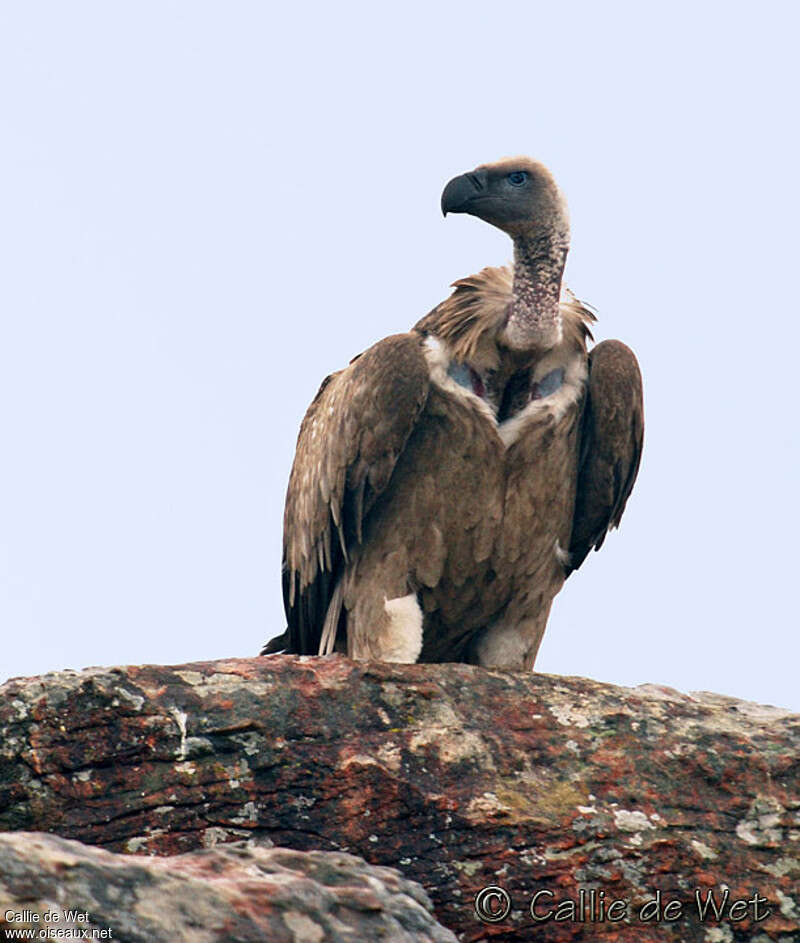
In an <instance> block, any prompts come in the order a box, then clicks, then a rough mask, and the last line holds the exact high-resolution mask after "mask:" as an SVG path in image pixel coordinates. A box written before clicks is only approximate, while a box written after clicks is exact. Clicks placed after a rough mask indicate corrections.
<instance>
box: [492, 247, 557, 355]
mask: <svg viewBox="0 0 800 943" xmlns="http://www.w3.org/2000/svg"><path fill="white" fill-rule="evenodd" d="M568 250H569V243H568V242H567V240H566V239H565V238H564V237H563V236H559V235H556V234H554V233H545V234H539V235H536V236H531V235H520V236H516V237H515V239H514V301H513V304H512V309H511V315H510V317H509V321H508V325H507V326H506V331H505V333H506V339H507V342H508V344H509V346H510V347H512V348H515V349H523V348H528V349H535V348H538V349H542V348H549V347H552V346H554V345H555V344H557V343H558V342H559V341H560V339H561V314H560V310H559V304H558V303H559V298H560V296H561V279H562V276H563V273H564V264H565V262H566V259H567V251H568Z"/></svg>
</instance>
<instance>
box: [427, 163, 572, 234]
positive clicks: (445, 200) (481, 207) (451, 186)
mask: <svg viewBox="0 0 800 943" xmlns="http://www.w3.org/2000/svg"><path fill="white" fill-rule="evenodd" d="M442 212H443V213H444V215H445V216H446V215H447V214H448V213H469V214H470V215H471V216H477V217H479V218H480V219H483V220H485V221H486V222H487V223H491V225H492V226H497V228H498V229H502V230H503V232H506V233H508V235H509V236H511V237H512V239H513V238H516V237H518V236H526V235H530V236H538V235H540V234H541V235H551V236H554V237H555V238H557V239H558V240H559V241H564V242H566V241H568V240H569V217H568V214H567V204H566V201H565V200H564V197H563V196H562V194H561V191H560V190H559V189H558V187H557V186H556V182H555V180H554V179H553V175H552V174H551V173H550V171H549V170H548V169H547V168H546V167H545V166H544V164H540V163H539V162H538V161H535V160H531V159H530V157H506V158H504V159H503V160H499V161H497V162H496V163H494V164H481V166H480V167H476V168H475V169H474V170H471V171H470V172H469V173H466V174H462V175H461V176H460V177H454V178H453V179H452V180H451V181H450V183H448V184H447V186H446V187H445V188H444V192H443V193H442Z"/></svg>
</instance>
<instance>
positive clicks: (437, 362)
mask: <svg viewBox="0 0 800 943" xmlns="http://www.w3.org/2000/svg"><path fill="white" fill-rule="evenodd" d="M424 350H425V359H426V360H427V361H428V368H429V370H430V376H431V380H432V381H433V382H434V383H435V384H436V385H437V386H438V387H439V388H440V389H442V390H444V391H445V392H447V393H449V394H450V395H451V396H454V397H455V398H456V399H459V400H460V401H461V402H462V403H464V404H467V405H469V406H471V407H472V408H473V409H476V410H478V411H479V412H481V413H482V414H483V415H484V416H486V417H487V419H488V420H489V421H490V422H491V424H492V426H493V427H494V429H495V431H496V432H497V434H498V435H499V437H500V440H501V441H502V443H503V445H504V446H505V447H506V448H509V447H510V446H512V445H513V444H514V443H515V442H516V441H517V439H518V438H519V437H520V436H521V435H522V432H523V431H524V429H525V427H526V426H527V425H528V424H529V423H530V422H532V421H533V420H534V419H538V418H539V417H540V416H544V415H550V416H552V417H553V419H554V420H555V421H556V422H558V421H559V420H560V419H561V418H562V416H563V415H564V414H565V413H566V412H567V410H568V409H569V408H570V407H572V406H574V405H575V404H576V403H578V401H579V400H580V398H581V396H582V395H583V391H584V389H585V387H586V379H587V377H588V375H589V371H588V368H587V366H586V356H585V354H583V353H577V352H576V353H572V354H571V355H570V354H565V352H564V351H563V350H558V349H556V350H554V351H552V353H550V354H548V355H547V356H545V357H543V358H542V359H541V360H540V361H539V363H538V364H537V365H536V370H535V371H534V375H533V378H532V379H533V381H534V382H538V381H539V380H541V379H542V378H543V377H545V376H546V375H547V374H548V373H550V372H551V371H552V370H555V369H558V368H559V367H560V368H562V369H563V370H564V380H563V382H562V384H561V386H560V387H559V388H558V389H557V390H555V392H553V393H551V394H550V395H549V396H544V397H542V398H541V399H535V400H531V402H530V403H528V405H527V406H526V407H525V408H524V409H522V410H520V412H518V413H517V414H516V416H512V417H511V418H510V419H506V420H505V422H501V423H500V424H499V425H498V423H497V417H496V416H495V414H494V412H493V411H492V408H491V406H490V405H489V404H488V403H487V402H486V400H483V399H481V398H480V396H476V395H475V394H474V393H473V392H472V390H468V389H467V388H466V387H463V386H460V385H459V384H458V383H456V381H455V380H454V379H453V378H452V377H451V376H450V375H449V374H448V372H447V370H448V367H449V366H450V361H451V359H452V358H451V356H450V352H449V350H448V349H447V345H446V344H445V343H444V341H442V340H441V339H440V338H438V337H434V336H433V335H432V334H431V335H429V336H428V337H426V338H425V344H424Z"/></svg>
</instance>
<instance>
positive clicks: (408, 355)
mask: <svg viewBox="0 0 800 943" xmlns="http://www.w3.org/2000/svg"><path fill="white" fill-rule="evenodd" d="M428 388H429V372H428V367H427V363H426V361H425V358H424V355H423V353H422V349H421V340H420V337H419V336H418V335H416V334H397V335H394V336H392V337H387V338H386V339H384V340H382V341H379V342H378V343H377V344H375V345H374V346H373V347H370V348H369V350H367V351H366V352H365V353H363V354H361V355H360V356H359V357H357V358H356V359H355V360H354V361H353V362H351V364H350V366H349V367H347V368H346V369H345V370H342V371H340V372H339V373H335V374H332V375H331V376H329V377H328V378H327V379H326V380H325V381H324V382H323V383H322V386H321V387H320V389H319V392H318V393H317V395H316V397H315V398H314V401H313V402H312V404H311V406H310V407H309V409H308V412H307V413H306V415H305V418H304V419H303V422H302V425H301V427H300V434H299V436H298V440H297V452H296V455H295V460H294V465H293V466H292V471H291V475H290V478H289V487H288V491H287V495H286V508H285V512H284V524H283V600H284V609H285V611H286V619H287V628H286V632H285V633H284V634H283V635H281V636H278V637H277V638H275V639H273V640H272V641H271V642H269V643H268V644H267V645H266V646H265V647H264V649H263V653H265V654H266V653H270V652H274V651H279V650H284V651H286V652H289V653H294V654H302V655H316V654H317V653H318V651H319V646H320V639H321V635H322V628H323V624H324V622H325V617H326V613H327V611H328V608H329V606H330V603H331V600H332V598H333V594H334V592H335V591H336V587H337V586H338V585H339V580H340V577H341V574H342V570H343V567H344V565H345V563H346V562H347V559H348V554H349V552H350V550H351V549H352V547H353V546H355V545H356V544H358V543H361V541H362V535H363V529H364V522H365V520H366V519H367V517H368V515H369V513H370V510H371V509H372V507H373V505H374V503H375V501H376V499H377V498H378V497H379V496H380V494H381V493H382V492H383V491H384V490H385V488H386V487H387V485H388V484H389V481H390V479H391V476H392V472H393V470H394V467H395V465H396V463H397V460H398V458H399V456H400V454H401V453H402V451H403V449H404V447H405V445H406V442H407V441H408V437H409V436H410V435H411V432H412V431H413V429H414V426H415V424H416V422H417V419H418V418H419V415H420V413H421V411H422V409H423V407H424V405H425V402H426V399H427V396H428Z"/></svg>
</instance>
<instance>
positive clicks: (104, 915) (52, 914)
mask: <svg viewBox="0 0 800 943" xmlns="http://www.w3.org/2000/svg"><path fill="white" fill-rule="evenodd" d="M26 930H33V931H34V932H35V934H36V936H35V937H33V939H48V936H49V934H52V936H49V938H52V939H62V940H63V939H67V940H69V939H95V940H104V939H105V940H116V941H118V943H120V941H126V943H217V941H219V943H232V941H236V943H261V941H264V940H268V941H270V943H362V941H369V940H384V941H386V943H456V937H455V936H454V935H453V934H452V933H451V932H450V931H449V930H445V929H444V927H442V926H440V925H439V924H437V923H436V921H435V920H434V919H433V917H432V916H431V914H430V901H429V900H428V898H427V897H426V895H425V893H424V891H423V890H422V889H421V888H420V887H419V885H418V884H414V883H413V882H411V881H406V880H404V879H403V878H402V877H401V876H400V874H398V872H397V871H394V870H392V869H390V868H379V867H375V866H373V865H368V864H366V863H365V862H364V861H362V860H361V859H360V858H355V857H354V856H353V855H346V854H342V853H341V852H329V851H312V852H303V851H290V850H288V849H286V848H260V847H248V846H247V844H246V843H244V842H241V843H239V844H238V845H221V846H220V847H219V848H215V849H211V850H207V851H195V852H191V853H189V854H185V855H178V856H177V857H174V858H135V857H133V856H131V855H115V854H112V853H111V852H108V851H102V850H101V849H98V848H89V847H87V846H86V845H82V844H81V843H80V842H74V841H67V840H66V839H63V838H56V837H55V836H53V835H42V834H37V833H31V832H18V833H15V834H13V835H0V939H8V940H13V939H24V938H25V936H24V933H25V931H26ZM43 934H44V935H43Z"/></svg>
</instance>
